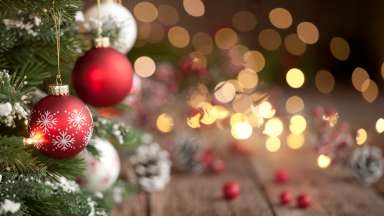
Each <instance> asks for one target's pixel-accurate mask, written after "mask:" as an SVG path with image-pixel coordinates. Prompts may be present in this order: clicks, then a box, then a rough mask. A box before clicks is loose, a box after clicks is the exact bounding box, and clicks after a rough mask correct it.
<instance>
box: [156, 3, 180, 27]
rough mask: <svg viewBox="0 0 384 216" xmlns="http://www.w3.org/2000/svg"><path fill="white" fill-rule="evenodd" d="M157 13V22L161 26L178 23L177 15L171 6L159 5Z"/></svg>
mask: <svg viewBox="0 0 384 216" xmlns="http://www.w3.org/2000/svg"><path fill="white" fill-rule="evenodd" d="M158 11H159V15H158V20H159V22H160V23H161V24H163V25H166V26H173V25H176V24H177V23H178V22H179V13H178V12H177V9H176V8H175V7H173V6H171V5H160V6H159V9H158Z"/></svg>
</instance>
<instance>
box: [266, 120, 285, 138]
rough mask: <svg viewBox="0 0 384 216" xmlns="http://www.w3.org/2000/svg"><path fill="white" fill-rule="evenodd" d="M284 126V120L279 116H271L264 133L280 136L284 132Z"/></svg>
mask: <svg viewBox="0 0 384 216" xmlns="http://www.w3.org/2000/svg"><path fill="white" fill-rule="evenodd" d="M283 130H284V126H283V122H282V121H281V120H280V119H279V118H276V117H275V118H271V119H269V120H268V121H267V122H266V123H265V126H264V131H263V133H264V134H266V135H268V136H274V137H277V136H280V134H281V133H283Z"/></svg>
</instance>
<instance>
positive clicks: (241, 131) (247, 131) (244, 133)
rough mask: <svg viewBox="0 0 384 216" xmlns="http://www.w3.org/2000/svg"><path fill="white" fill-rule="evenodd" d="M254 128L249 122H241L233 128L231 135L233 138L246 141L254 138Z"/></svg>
mask: <svg viewBox="0 0 384 216" xmlns="http://www.w3.org/2000/svg"><path fill="white" fill-rule="evenodd" d="M252 132H253V128H252V125H250V124H249V123H248V122H239V123H237V124H235V125H233V126H232V128H231V134H232V136H233V138H235V139H238V140H245V139H248V138H249V137H251V136H252Z"/></svg>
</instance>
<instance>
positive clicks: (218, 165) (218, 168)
mask: <svg viewBox="0 0 384 216" xmlns="http://www.w3.org/2000/svg"><path fill="white" fill-rule="evenodd" d="M224 169H225V164H224V161H223V160H221V159H220V158H216V159H214V160H213V161H212V163H211V170H212V172H213V173H215V174H220V173H222V172H223V171H224Z"/></svg>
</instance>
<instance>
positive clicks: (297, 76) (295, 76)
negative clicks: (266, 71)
mask: <svg viewBox="0 0 384 216" xmlns="http://www.w3.org/2000/svg"><path fill="white" fill-rule="evenodd" d="M286 80H287V83H288V85H289V86H290V87H292V88H300V87H301V86H303V84H304V82H305V77H304V73H303V72H302V71H301V70H300V69H298V68H292V69H290V70H289V71H288V72H287V74H286Z"/></svg>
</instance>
